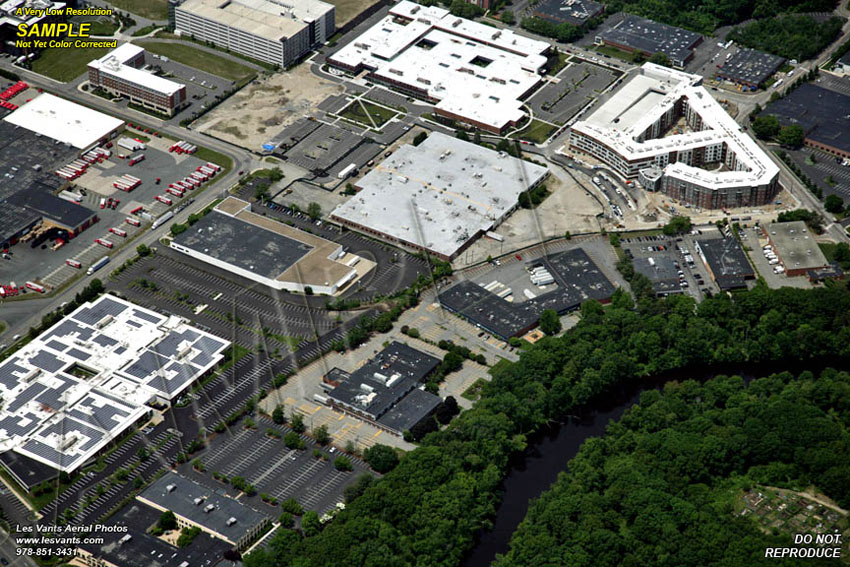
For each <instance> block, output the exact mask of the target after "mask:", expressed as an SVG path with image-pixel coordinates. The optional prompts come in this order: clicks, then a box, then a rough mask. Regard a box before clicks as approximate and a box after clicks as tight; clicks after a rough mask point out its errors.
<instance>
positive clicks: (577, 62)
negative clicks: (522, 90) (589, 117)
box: [527, 57, 617, 125]
mask: <svg viewBox="0 0 850 567" xmlns="http://www.w3.org/2000/svg"><path fill="white" fill-rule="evenodd" d="M615 73H616V72H615V71H612V70H610V69H606V68H603V67H600V66H599V65H593V64H591V63H588V62H586V61H584V60H583V59H579V58H577V57H573V58H572V59H571V60H570V63H569V64H568V65H567V66H566V67H565V68H564V69H562V70H561V71H560V72H559V73H558V74H557V75H556V76H555V77H556V80H557V82H556V83H549V84H547V85H546V86H544V87H543V88H542V89H540V90H539V91H537V93H535V94H534V96H533V97H531V98H530V99H529V100H528V101H527V104H528V105H529V106H530V107H531V109H532V110H533V112H534V116H535V117H536V118H540V119H542V120H546V121H547V122H553V123H555V124H559V125H563V124H566V122H567V121H568V120H569V119H570V118H572V117H573V116H574V115H575V114H576V112H578V111H579V110H581V109H582V108H583V107H584V106H586V105H587V104H588V103H589V102H591V101H592V100H593V99H594V98H596V96H598V94H599V93H600V92H602V91H603V90H605V88H606V87H608V85H610V84H611V83H613V82H614V81H615V80H616V79H617V75H616V74H615Z"/></svg>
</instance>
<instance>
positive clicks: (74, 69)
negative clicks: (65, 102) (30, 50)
mask: <svg viewBox="0 0 850 567" xmlns="http://www.w3.org/2000/svg"><path fill="white" fill-rule="evenodd" d="M110 51H111V49H109V48H108V47H91V48H80V49H76V48H75V49H62V48H58V47H51V48H48V49H45V50H44V51H42V52H41V54H40V55H39V56H38V58H37V59H35V60H33V62H32V70H33V71H35V72H36V73H38V74H40V75H44V76H46V77H50V78H51V79H56V80H57V81H62V82H63V83H67V82H68V81H71V80H73V79H75V78H77V77H79V76H80V75H82V74H83V73H85V72H86V69H87V66H88V64H89V61H91V60H92V59H99V58H101V57H103V56H104V55H106V54H107V53H109V52H110Z"/></svg>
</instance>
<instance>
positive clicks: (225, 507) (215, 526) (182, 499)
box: [136, 472, 271, 550]
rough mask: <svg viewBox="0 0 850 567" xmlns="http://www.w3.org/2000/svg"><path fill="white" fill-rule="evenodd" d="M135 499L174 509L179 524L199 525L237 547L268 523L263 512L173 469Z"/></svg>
mask: <svg viewBox="0 0 850 567" xmlns="http://www.w3.org/2000/svg"><path fill="white" fill-rule="evenodd" d="M136 499H137V500H138V501H139V502H142V503H143V504H147V505H148V506H150V507H152V508H155V509H157V510H159V511H160V512H166V511H169V510H170V511H172V512H174V516H175V517H176V518H177V525H178V526H179V527H181V528H193V527H197V528H200V529H201V530H202V531H203V532H205V533H207V534H209V535H211V536H212V537H214V538H218V539H220V540H222V541H226V542H227V543H229V544H230V545H232V546H233V547H235V548H236V549H239V550H242V549H245V547H247V546H248V544H249V543H251V542H252V541H253V540H255V539H256V538H257V537H259V536H260V535H261V534H262V533H263V530H265V529H266V527H267V526H268V525H269V524H270V523H271V520H270V519H269V517H268V516H266V515H265V514H261V513H260V512H258V511H256V510H254V509H253V508H251V507H249V506H247V505H245V504H242V503H241V502H239V501H238V500H235V499H233V498H231V497H229V496H227V495H226V494H222V493H220V492H218V491H215V490H211V489H209V488H207V487H206V486H202V485H200V484H198V483H197V482H195V481H193V480H189V479H188V478H185V477H183V476H180V475H179V474H177V473H174V472H168V473H166V474H165V475H163V476H162V477H160V478H158V479H157V480H156V481H154V482H153V484H151V485H150V486H149V487H147V488H146V489H145V490H143V491H142V492H141V493H140V494H139V495H138V496H136Z"/></svg>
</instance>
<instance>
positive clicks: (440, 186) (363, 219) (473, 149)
mask: <svg viewBox="0 0 850 567" xmlns="http://www.w3.org/2000/svg"><path fill="white" fill-rule="evenodd" d="M547 174H548V170H547V168H545V167H541V166H539V165H535V164H533V163H529V162H527V161H524V160H520V159H516V158H514V157H511V156H509V155H507V154H506V153H504V152H497V151H495V150H491V149H489V148H484V147H481V146H479V145H476V144H473V143H470V142H465V141H463V140H459V139H457V138H455V137H453V136H447V135H446V134H442V133H439V132H434V133H432V134H431V135H430V136H428V138H427V139H426V140H425V141H424V142H422V143H421V144H420V145H419V146H412V145H404V146H402V147H400V148H399V149H398V150H396V152H395V153H394V154H393V155H392V156H390V157H389V158H387V159H385V160H384V161H383V162H381V163H380V164H378V165H376V166H375V168H374V169H373V170H372V171H370V172H369V173H368V174H366V176H364V177H363V178H362V179H361V180H360V181H358V182H357V183H356V185H357V187H360V188H361V191H360V192H359V193H358V194H357V195H355V196H353V197H351V198H350V199H349V200H348V201H346V202H345V203H343V204H341V205H339V206H338V207H337V208H335V209H334V210H333V212H332V213H331V214H332V216H334V217H336V218H337V219H339V220H342V221H344V222H348V223H352V224H353V225H356V226H355V228H356V227H365V228H366V229H368V230H370V231H375V232H378V233H380V234H383V235H387V236H389V237H391V238H394V239H397V240H398V241H401V242H403V243H408V244H411V245H414V246H420V247H422V248H426V249H428V250H430V251H432V252H434V253H436V254H440V255H443V256H445V257H451V256H453V255H455V254H456V253H457V252H458V250H459V249H460V248H461V247H463V246H464V244H466V243H467V242H468V241H469V240H470V239H472V238H474V237H475V236H476V235H478V234H479V233H480V232H482V231H487V230H490V229H491V228H492V227H493V226H495V225H498V223H499V222H501V220H502V219H503V218H504V217H505V216H506V215H507V214H508V213H509V212H510V211H512V210H513V208H514V207H515V206H516V203H517V200H518V199H519V195H520V193H522V192H523V191H526V190H528V189H529V188H530V187H532V186H534V185H535V184H536V183H538V182H540V181H541V180H542V179H543V178H544V177H546V175H547Z"/></svg>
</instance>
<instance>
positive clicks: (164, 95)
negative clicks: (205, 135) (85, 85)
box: [89, 43, 186, 116]
mask: <svg viewBox="0 0 850 567" xmlns="http://www.w3.org/2000/svg"><path fill="white" fill-rule="evenodd" d="M144 66H145V50H144V48H142V47H139V46H138V45H133V44H132V43H125V44H124V45H122V46H120V47H117V48H115V49H113V50H112V51H110V52H109V53H107V54H106V55H104V56H103V57H101V58H100V59H95V60H94V61H92V62H91V63H89V83H91V84H92V86H95V87H100V88H102V89H105V90H107V91H109V92H110V93H112V94H116V95H121V96H126V97H127V98H129V99H130V102H133V103H136V104H140V105H142V106H145V107H147V108H151V109H153V110H156V111H157V112H161V113H163V114H167V115H169V116H172V115H174V113H175V112H176V111H177V110H179V109H180V107H182V106H183V105H185V104H186V85H182V84H180V83H175V82H174V81H169V80H168V79H164V78H162V77H157V76H156V75H154V74H152V73H148V72H147V71H143V70H142V68H143V67H144Z"/></svg>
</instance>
